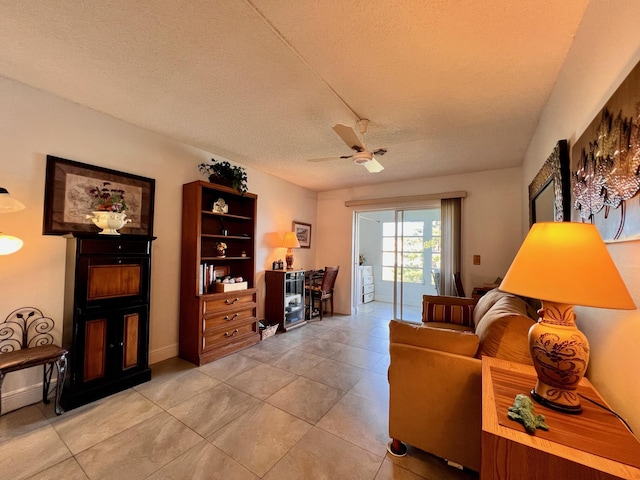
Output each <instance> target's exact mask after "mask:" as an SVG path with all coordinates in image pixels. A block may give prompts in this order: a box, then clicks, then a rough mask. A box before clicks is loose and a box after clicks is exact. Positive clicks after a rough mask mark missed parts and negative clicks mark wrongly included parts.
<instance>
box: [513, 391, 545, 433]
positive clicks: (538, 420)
mask: <svg viewBox="0 0 640 480" xmlns="http://www.w3.org/2000/svg"><path fill="white" fill-rule="evenodd" d="M507 417H509V418H510V419H511V420H515V421H516V422H520V423H521V424H523V425H524V429H525V430H526V431H527V433H532V434H533V433H535V432H536V428H541V429H542V430H549V427H548V426H547V424H546V423H544V415H536V414H534V413H533V402H532V401H531V399H530V398H529V397H528V396H527V395H523V394H521V393H519V394H517V395H516V399H515V401H514V402H513V406H511V407H509V412H508V413H507Z"/></svg>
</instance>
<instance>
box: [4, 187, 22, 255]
mask: <svg viewBox="0 0 640 480" xmlns="http://www.w3.org/2000/svg"><path fill="white" fill-rule="evenodd" d="M23 208H24V205H23V204H22V203H21V202H19V201H18V200H16V199H15V198H12V197H11V195H9V192H8V191H7V189H6V188H3V187H0V213H12V212H17V211H20V210H22V209H23ZM22 245H23V242H22V240H20V239H19V238H18V237H14V236H13V235H6V234H4V233H2V232H0V255H9V254H11V253H15V252H17V251H18V250H20V249H21V248H22Z"/></svg>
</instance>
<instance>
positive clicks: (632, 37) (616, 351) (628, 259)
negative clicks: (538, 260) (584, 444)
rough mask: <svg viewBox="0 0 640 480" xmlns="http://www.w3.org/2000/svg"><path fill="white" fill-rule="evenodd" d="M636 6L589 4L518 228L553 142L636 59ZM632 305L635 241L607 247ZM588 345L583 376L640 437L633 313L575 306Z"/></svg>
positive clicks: (639, 17) (541, 135) (543, 126)
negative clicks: (534, 183)
mask: <svg viewBox="0 0 640 480" xmlns="http://www.w3.org/2000/svg"><path fill="white" fill-rule="evenodd" d="M638 25H640V8H639V5H638V3H637V2H629V1H626V0H616V1H613V0H611V1H606V2H599V1H592V2H590V3H589V6H588V8H587V11H586V12H585V15H584V18H583V20H582V24H581V25H580V28H579V30H578V32H577V34H576V37H575V41H574V43H573V46H572V48H571V50H570V51H569V54H568V57H567V60H566V62H565V64H564V66H563V68H562V71H561V73H560V76H559V78H558V81H557V82H556V85H555V87H554V90H553V93H552V95H551V96H550V98H549V101H548V104H547V106H546V108H545V111H544V113H543V115H542V117H541V119H540V123H539V125H538V128H537V130H536V134H535V137H534V138H533V140H532V142H531V144H530V146H529V148H528V150H527V153H526V156H525V160H524V164H523V172H524V178H523V184H522V192H523V194H522V195H523V202H522V212H523V225H522V237H523V238H524V235H525V233H526V230H527V228H528V225H527V224H526V217H525V216H524V212H526V211H527V210H526V209H527V208H528V207H527V202H526V196H527V186H528V184H529V183H530V182H531V180H532V179H533V178H534V176H535V175H536V173H537V171H538V170H539V169H540V167H541V166H542V164H543V163H544V160H545V159H546V158H547V157H548V156H549V154H550V153H551V152H552V151H553V148H554V146H555V144H556V143H557V141H558V140H560V139H564V138H566V139H568V140H569V145H570V146H571V145H572V144H573V143H575V141H576V140H577V139H578V138H580V136H581V135H582V132H583V131H584V130H585V128H586V127H587V126H588V125H589V123H591V121H592V120H593V119H594V118H595V117H596V116H597V115H598V112H599V111H600V110H601V109H602V107H603V106H604V104H605V103H606V102H607V100H608V99H609V97H611V95H612V94H613V93H614V92H615V90H616V89H617V88H618V86H619V85H620V84H621V83H622V81H623V80H624V79H625V77H626V76H627V75H628V73H629V72H630V71H631V70H632V69H633V67H634V66H635V65H636V64H637V63H638V62H639V61H640V30H639V29H638ZM609 251H610V253H611V254H612V256H613V258H614V260H615V262H616V264H617V266H618V269H619V270H620V273H621V275H622V277H623V279H624V280H625V282H626V284H627V287H628V289H629V291H630V292H631V295H632V296H633V298H634V300H635V303H636V305H640V260H639V258H640V242H638V241H632V242H625V243H619V244H610V245H609ZM576 313H577V316H578V324H579V327H580V329H581V330H582V331H583V332H584V333H585V334H586V335H587V337H588V339H589V342H590V344H591V359H590V367H589V370H588V372H587V376H588V377H589V379H590V380H591V381H592V383H593V384H594V385H595V386H596V388H597V389H598V390H599V392H600V394H601V395H602V396H603V397H604V398H605V399H606V400H607V402H608V403H609V404H610V405H611V406H612V407H613V408H614V409H615V410H616V411H618V413H619V414H621V415H622V416H623V417H625V418H626V419H627V421H628V422H629V423H630V424H631V427H632V428H633V430H634V431H635V432H636V436H639V434H640V409H639V408H638V405H640V355H638V345H640V311H638V310H635V311H613V310H602V309H594V308H579V307H578V308H576Z"/></svg>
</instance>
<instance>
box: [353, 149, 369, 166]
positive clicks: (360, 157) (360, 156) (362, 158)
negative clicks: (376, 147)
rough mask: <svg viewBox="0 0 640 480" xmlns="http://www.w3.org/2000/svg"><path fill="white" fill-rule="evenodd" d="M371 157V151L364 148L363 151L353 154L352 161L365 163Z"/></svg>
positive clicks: (357, 163)
mask: <svg viewBox="0 0 640 480" xmlns="http://www.w3.org/2000/svg"><path fill="white" fill-rule="evenodd" d="M372 158H373V157H372V156H371V153H370V152H367V151H366V150H365V151H364V152H358V153H356V154H354V155H353V163H355V164H356V165H366V164H367V163H369V162H370V161H371V159H372Z"/></svg>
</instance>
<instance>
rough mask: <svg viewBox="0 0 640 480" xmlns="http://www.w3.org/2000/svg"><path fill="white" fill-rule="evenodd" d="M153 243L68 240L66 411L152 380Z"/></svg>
mask: <svg viewBox="0 0 640 480" xmlns="http://www.w3.org/2000/svg"><path fill="white" fill-rule="evenodd" d="M151 240H152V239H151V238H149V237H137V236H129V235H128V236H126V237H125V236H107V235H93V236H77V237H73V238H69V239H68V240H67V262H66V263H67V269H66V277H65V315H64V327H63V345H64V346H65V348H67V349H68V350H69V368H68V373H67V382H66V384H65V388H64V390H63V393H62V400H61V403H62V406H63V407H64V408H65V409H70V408H75V407H77V406H79V405H84V404H86V403H89V402H92V401H94V400H97V399H98V398H102V397H105V396H107V395H111V394H113V393H116V392H119V391H121V390H124V389H126V388H129V387H132V386H134V385H138V384H140V383H142V382H146V381H148V380H150V379H151V370H150V369H149V300H150V295H149V289H150V276H151Z"/></svg>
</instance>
